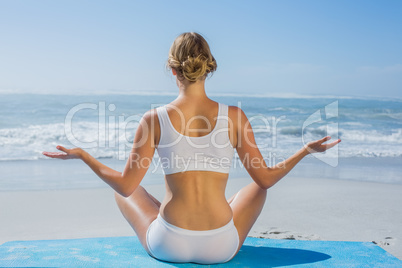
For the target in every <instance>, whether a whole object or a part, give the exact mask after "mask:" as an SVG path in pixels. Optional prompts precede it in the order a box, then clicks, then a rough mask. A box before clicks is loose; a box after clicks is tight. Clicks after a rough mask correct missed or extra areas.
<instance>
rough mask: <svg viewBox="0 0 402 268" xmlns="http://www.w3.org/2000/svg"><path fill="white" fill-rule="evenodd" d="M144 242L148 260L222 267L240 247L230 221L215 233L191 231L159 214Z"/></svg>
mask: <svg viewBox="0 0 402 268" xmlns="http://www.w3.org/2000/svg"><path fill="white" fill-rule="evenodd" d="M146 239H147V245H148V249H149V251H150V253H151V256H152V257H154V258H156V259H159V260H162V261H168V262H194V263H200V264H213V263H223V262H227V261H229V260H231V259H232V258H233V257H234V256H235V255H236V252H237V248H238V247H239V235H238V233H237V229H236V227H235V225H234V223H233V219H231V220H230V222H229V223H228V224H226V225H225V226H223V227H220V228H218V229H213V230H206V231H193V230H187V229H183V228H180V227H177V226H174V225H172V224H170V223H168V222H167V221H165V220H164V219H163V218H162V216H161V215H160V214H159V215H158V217H157V218H156V219H155V220H154V221H153V222H152V223H151V225H150V226H149V228H148V230H147V237H146Z"/></svg>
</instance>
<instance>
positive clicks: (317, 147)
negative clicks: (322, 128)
mask: <svg viewBox="0 0 402 268" xmlns="http://www.w3.org/2000/svg"><path fill="white" fill-rule="evenodd" d="M330 139H331V137H330V136H326V137H324V138H322V139H320V140H316V141H311V142H309V143H307V144H306V145H305V146H304V147H305V148H306V150H307V152H308V153H310V154H311V153H322V152H325V151H326V150H328V149H330V148H332V147H334V146H335V145H337V144H338V143H340V142H341V140H340V139H337V140H336V141H333V142H331V143H326V144H323V143H324V142H326V141H329V140H330Z"/></svg>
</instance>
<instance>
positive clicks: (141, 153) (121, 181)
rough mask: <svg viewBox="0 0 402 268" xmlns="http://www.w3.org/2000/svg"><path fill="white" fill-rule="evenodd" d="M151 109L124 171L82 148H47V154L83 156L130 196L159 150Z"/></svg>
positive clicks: (97, 172)
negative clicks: (157, 149) (112, 166)
mask: <svg viewBox="0 0 402 268" xmlns="http://www.w3.org/2000/svg"><path fill="white" fill-rule="evenodd" d="M153 111H154V110H151V111H149V112H147V113H145V114H144V116H143V117H142V119H141V121H140V124H139V126H138V129H137V132H136V134H135V137H134V142H133V148H132V150H131V153H130V156H129V158H128V160H127V163H126V167H125V169H124V171H123V172H118V171H116V170H113V169H111V168H109V167H107V166H105V165H104V164H102V163H101V162H99V161H98V160H96V159H95V158H94V157H93V156H91V155H90V154H89V153H87V152H86V151H84V150H82V149H81V148H73V149H66V148H64V147H63V146H57V147H56V148H57V149H58V150H60V151H62V152H63V153H54V152H43V154H44V155H46V156H48V157H51V158H59V159H64V160H65V159H81V160H82V161H84V163H85V164H87V165H88V166H89V167H90V168H91V169H92V170H93V171H94V172H95V173H96V175H98V176H99V178H101V179H102V180H103V181H104V182H106V183H107V184H109V185H110V186H111V187H112V188H113V189H114V190H115V191H116V192H118V193H119V194H121V195H122V196H125V197H127V196H130V195H131V194H132V193H133V192H134V190H135V189H136V188H137V186H138V185H139V184H140V182H141V180H142V178H143V177H144V175H145V173H146V172H147V170H148V168H149V166H150V164H151V162H152V158H153V155H154V152H155V146H154V144H155V143H154V131H151V129H152V127H153V124H152V123H153V122H155V121H154V118H153V117H154V116H155V114H156V113H155V112H153Z"/></svg>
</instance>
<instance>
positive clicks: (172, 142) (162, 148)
mask: <svg viewBox="0 0 402 268" xmlns="http://www.w3.org/2000/svg"><path fill="white" fill-rule="evenodd" d="M156 111H157V114H158V119H159V125H160V129H161V134H160V139H159V144H158V146H157V148H156V149H157V151H158V155H159V159H160V163H161V164H162V168H163V172H164V173H165V174H166V175H168V174H173V173H178V172H184V171H190V170H203V171H214V172H220V173H229V169H230V167H231V165H232V160H233V154H234V148H233V146H232V144H231V143H230V140H229V134H228V131H229V124H228V123H229V118H228V106H227V105H225V104H221V103H219V110H218V117H217V120H216V124H215V127H214V129H213V130H212V131H211V132H209V133H208V134H207V135H204V136H201V137H190V136H185V135H182V134H181V133H179V132H177V131H176V129H175V128H174V127H173V125H172V122H171V121H170V119H169V115H168V113H167V110H166V105H165V106H161V107H158V108H156Z"/></svg>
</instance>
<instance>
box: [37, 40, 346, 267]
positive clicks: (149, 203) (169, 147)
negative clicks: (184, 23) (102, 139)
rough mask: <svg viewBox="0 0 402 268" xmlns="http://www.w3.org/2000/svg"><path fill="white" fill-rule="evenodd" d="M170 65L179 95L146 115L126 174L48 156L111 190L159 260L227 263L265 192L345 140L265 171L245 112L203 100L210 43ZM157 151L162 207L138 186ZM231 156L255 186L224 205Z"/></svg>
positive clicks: (183, 47)
mask: <svg viewBox="0 0 402 268" xmlns="http://www.w3.org/2000/svg"><path fill="white" fill-rule="evenodd" d="M167 64H168V67H169V68H170V69H171V71H172V73H173V75H174V76H176V83H177V86H178V88H179V96H178V97H177V98H176V99H175V100H174V101H172V102H171V103H170V104H169V105H165V106H162V107H158V108H157V109H153V110H150V111H148V112H146V113H145V114H144V116H143V118H142V119H141V122H140V124H139V127H138V129H137V132H136V134H135V138H134V143H133V148H132V151H131V154H130V157H129V159H128V161H127V164H126V167H125V169H124V171H123V172H122V173H121V172H118V171H115V170H112V169H110V168H109V167H107V166H105V165H103V164H101V163H100V162H98V161H97V160H96V159H95V158H93V157H92V156H91V155H89V154H88V153H87V152H85V151H84V150H82V149H80V148H74V149H66V148H64V147H62V146H57V149H58V150H60V151H62V152H63V153H51V152H44V155H46V156H48V157H52V158H60V159H73V158H78V159H81V160H83V161H84V162H85V163H86V164H87V165H88V166H89V167H90V168H91V169H92V170H93V171H94V172H95V173H96V174H97V175H98V176H99V177H100V178H101V179H103V180H104V181H105V182H106V183H108V184H109V185H110V186H111V187H112V188H113V189H114V190H115V191H116V193H115V197H116V202H117V204H118V206H119V208H120V210H121V212H122V213H123V215H124V217H125V218H126V219H127V221H128V222H129V223H130V225H131V226H132V228H133V229H134V231H135V232H136V234H137V236H138V238H139V240H140V242H141V243H142V245H143V247H144V248H145V250H146V251H147V252H148V253H149V254H150V255H151V256H153V257H154V258H157V259H160V260H164V261H170V262H195V263H202V264H211V263H223V262H226V261H229V260H231V259H232V258H233V257H234V256H235V255H236V254H237V252H238V251H239V249H240V247H241V246H242V244H243V242H244V240H245V239H246V237H247V234H248V233H249V231H250V229H251V227H252V226H253V224H254V222H255V221H256V219H257V217H258V216H259V214H260V212H261V210H262V208H263V206H264V203H265V199H266V195H267V189H268V188H270V187H272V186H273V185H274V184H275V183H276V182H278V181H279V180H280V179H281V178H283V177H284V176H285V175H286V174H287V173H288V172H289V171H290V170H291V169H292V168H293V167H294V166H295V165H296V164H297V163H298V162H299V161H300V160H301V159H302V158H303V157H304V156H306V155H307V154H309V153H312V152H324V151H325V150H327V149H329V148H331V147H333V146H335V145H336V144H337V143H339V142H340V140H337V141H334V142H332V143H328V144H323V143H324V142H326V141H328V140H329V139H330V137H325V138H322V139H320V140H317V141H314V142H310V143H308V144H307V145H306V146H304V147H303V148H301V149H300V150H299V151H298V152H297V153H295V154H294V155H293V156H291V157H290V158H288V159H287V160H285V161H283V162H282V163H280V164H278V165H277V166H276V167H272V168H271V167H267V166H266V163H265V162H264V160H263V157H262V155H261V153H260V151H259V149H258V147H257V146H256V143H255V140H254V134H253V131H252V128H251V126H250V123H249V121H248V119H247V117H246V115H245V114H244V112H243V111H242V110H241V109H240V108H238V107H235V106H229V107H228V106H227V105H225V104H221V103H217V102H215V101H213V100H211V99H210V98H208V97H207V95H206V93H205V79H206V77H207V75H208V74H211V73H212V72H214V71H215V70H216V68H217V64H216V61H215V59H214V57H213V56H212V54H211V52H210V49H209V46H208V43H207V42H206V41H205V39H204V38H203V37H202V36H201V35H199V34H197V33H192V32H191V33H183V34H181V35H180V36H178V37H177V38H176V40H175V41H174V43H173V44H172V46H171V48H170V52H169V59H168V63H167ZM155 149H156V150H157V151H158V154H159V157H160V159H161V162H162V167H163V170H164V173H165V182H166V195H165V198H164V200H163V201H162V203H160V202H159V201H158V200H156V199H155V198H154V197H153V196H152V195H151V194H149V193H148V192H147V191H146V190H145V189H144V188H143V187H142V186H140V185H139V184H140V182H141V180H142V178H143V177H144V175H145V173H146V172H147V169H148V166H149V163H151V160H152V157H153V155H154V152H155ZM234 149H236V151H237V153H238V155H239V158H240V160H241V161H242V163H243V165H244V166H245V168H246V169H247V171H248V173H249V174H250V176H251V178H252V179H253V180H254V181H253V182H252V183H250V184H249V185H248V186H246V187H244V188H243V189H241V190H240V191H239V192H238V193H237V194H235V195H234V196H233V197H232V198H230V199H229V200H226V198H225V188H226V183H227V180H228V173H229V168H230V166H231V161H232V158H233V153H234Z"/></svg>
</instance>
